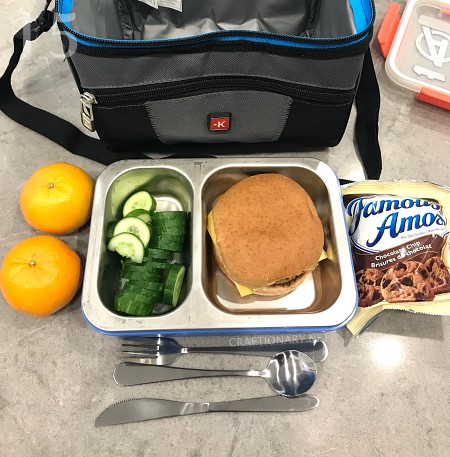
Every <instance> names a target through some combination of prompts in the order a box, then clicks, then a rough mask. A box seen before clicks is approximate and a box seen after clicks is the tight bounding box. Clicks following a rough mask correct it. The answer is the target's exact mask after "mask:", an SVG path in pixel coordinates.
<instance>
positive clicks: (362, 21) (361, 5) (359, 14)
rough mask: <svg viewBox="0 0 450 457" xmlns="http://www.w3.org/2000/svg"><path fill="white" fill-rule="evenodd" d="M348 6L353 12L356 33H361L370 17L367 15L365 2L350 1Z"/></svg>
mask: <svg viewBox="0 0 450 457" xmlns="http://www.w3.org/2000/svg"><path fill="white" fill-rule="evenodd" d="M350 6H351V8H352V11H353V18H354V20H355V28H356V33H360V32H362V31H363V30H364V29H365V28H366V27H367V25H368V24H369V23H370V19H369V18H370V16H371V13H369V15H367V9H366V7H367V2H365V1H364V0H350Z"/></svg>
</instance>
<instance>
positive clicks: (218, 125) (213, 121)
mask: <svg viewBox="0 0 450 457" xmlns="http://www.w3.org/2000/svg"><path fill="white" fill-rule="evenodd" d="M209 130H210V131H211V132H225V131H227V130H230V117H229V116H223V117H210V118H209Z"/></svg>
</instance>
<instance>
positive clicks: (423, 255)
mask: <svg viewBox="0 0 450 457" xmlns="http://www.w3.org/2000/svg"><path fill="white" fill-rule="evenodd" d="M342 193H343V198H344V206H345V210H346V216H347V222H348V230H349V232H348V233H349V237H350V243H351V248H352V255H353V263H354V268H355V281H356V285H357V288H358V299H359V303H358V310H357V313H356V315H355V317H354V318H353V319H352V321H351V322H350V323H349V324H348V328H349V329H350V331H351V332H352V333H353V334H354V335H358V334H359V333H360V332H361V330H362V329H363V328H364V327H365V326H366V324H367V323H368V322H369V321H371V320H372V319H373V318H374V317H375V316H376V315H377V314H379V313H380V312H381V311H383V310H387V309H394V310H404V311H410V312H416V313H423V314H434V315H450V271H449V266H450V244H449V228H450V226H449V218H450V189H448V188H445V187H441V186H438V185H435V184H430V183H427V182H409V181H408V182H407V181H396V182H377V181H364V182H360V183H356V184H352V185H349V186H347V187H346V188H344V189H343V192H342Z"/></svg>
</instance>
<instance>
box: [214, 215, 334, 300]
mask: <svg viewBox="0 0 450 457" xmlns="http://www.w3.org/2000/svg"><path fill="white" fill-rule="evenodd" d="M206 227H207V230H208V233H209V236H210V237H211V240H212V242H213V243H214V244H215V245H216V246H217V235H216V230H215V228H214V220H213V216H212V211H211V212H210V213H209V214H208V220H207V225H206ZM326 258H328V256H327V253H326V252H325V251H324V250H323V249H322V254H320V259H319V262H321V261H322V260H324V259H326ZM233 284H234V285H235V286H236V288H237V290H238V292H239V295H240V296H241V297H247V296H248V295H251V294H252V293H253V289H250V288H249V287H246V286H242V285H241V284H238V283H237V282H234V281H233Z"/></svg>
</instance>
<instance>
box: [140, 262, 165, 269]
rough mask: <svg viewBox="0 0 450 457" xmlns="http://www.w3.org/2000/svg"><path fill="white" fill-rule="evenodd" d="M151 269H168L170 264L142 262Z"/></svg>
mask: <svg viewBox="0 0 450 457" xmlns="http://www.w3.org/2000/svg"><path fill="white" fill-rule="evenodd" d="M144 265H145V266H146V267H147V268H150V269H151V270H170V267H171V264H170V263H166V262H145V264H144Z"/></svg>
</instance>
